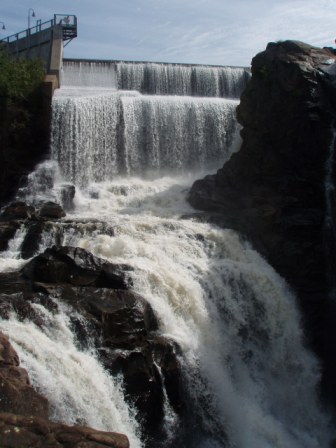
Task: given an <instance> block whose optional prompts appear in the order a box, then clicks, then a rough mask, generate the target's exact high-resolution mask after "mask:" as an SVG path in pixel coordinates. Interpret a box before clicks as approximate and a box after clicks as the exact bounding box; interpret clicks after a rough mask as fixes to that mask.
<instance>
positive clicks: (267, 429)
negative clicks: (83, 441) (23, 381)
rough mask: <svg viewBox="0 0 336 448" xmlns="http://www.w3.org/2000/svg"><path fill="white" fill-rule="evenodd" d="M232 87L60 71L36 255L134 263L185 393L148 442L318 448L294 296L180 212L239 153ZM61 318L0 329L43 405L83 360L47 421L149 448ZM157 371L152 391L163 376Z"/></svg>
mask: <svg viewBox="0 0 336 448" xmlns="http://www.w3.org/2000/svg"><path fill="white" fill-rule="evenodd" d="M244 82H246V74H245V71H244V70H243V69H234V68H225V67H217V68H216V67H192V66H179V65H173V64H161V65H160V64H146V63H134V64H131V63H116V62H110V63H99V62H83V61H82V62H78V63H76V62H74V61H69V62H66V63H65V65H64V73H63V87H62V88H61V89H60V90H59V91H58V92H57V93H56V95H55V97H54V100H53V123H52V135H51V159H52V160H53V161H56V162H57V164H58V166H59V169H60V173H61V176H62V178H63V180H66V181H67V182H71V183H73V184H75V186H76V197H75V201H74V208H73V209H72V210H70V211H69V212H68V214H67V217H66V220H63V221H62V220H60V221H59V222H57V223H56V224H54V228H55V229H56V230H57V229H58V230H59V229H61V231H60V232H58V233H57V232H56V231H55V233H53V232H48V234H44V235H43V238H42V239H41V241H40V245H39V249H38V252H42V251H43V250H45V248H46V247H50V246H52V245H53V244H56V243H57V244H58V245H70V246H77V247H80V248H83V249H86V250H88V251H90V252H91V253H92V254H94V255H95V256H97V257H100V258H102V259H105V260H108V261H111V262H113V263H119V264H127V265H130V266H131V267H132V270H131V271H130V274H129V275H130V276H131V278H132V285H133V286H132V288H133V290H134V291H136V292H137V293H139V294H141V296H142V297H144V298H145V299H146V300H147V301H148V303H149V304H150V305H151V307H152V309H153V310H154V313H155V315H156V316H157V319H158V322H159V328H158V330H157V331H158V333H159V335H160V336H162V337H166V338H168V339H169V340H172V341H174V343H175V344H177V346H178V347H179V350H180V354H179V356H178V359H179V363H180V366H181V370H182V378H183V380H184V383H185V386H184V387H185V397H184V400H185V408H186V410H187V412H186V414H187V415H186V416H184V417H182V416H181V415H180V414H179V413H178V412H176V410H175V409H174V407H173V406H172V403H171V402H170V401H169V400H170V395H169V393H168V392H167V390H166V389H164V393H163V398H164V400H163V403H164V405H163V407H162V408H163V409H162V412H163V413H164V418H163V420H162V422H163V423H162V425H163V427H164V434H165V437H164V440H160V441H158V440H157V441H156V443H157V444H158V443H160V445H159V446H162V447H163V448H168V447H171V446H177V445H179V446H185V447H188V448H189V447H190V448H191V447H192V448H260V447H262V448H268V447H270V448H271V447H272V448H288V447H292V448H302V447H305V448H320V447H326V448H327V447H328V443H329V441H330V438H331V434H330V431H329V429H328V419H327V417H326V416H325V415H324V413H323V412H322V411H321V410H320V409H319V404H318V396H317V392H316V388H317V384H318V381H319V366H318V363H317V361H316V360H315V358H314V357H313V356H312V355H311V354H310V353H309V352H308V351H307V349H306V348H305V346H304V340H303V335H302V330H301V326H300V316H299V312H298V310H297V308H296V303H295V297H294V295H293V294H292V292H291V291H290V290H289V288H288V286H287V285H286V284H285V282H284V281H283V280H282V279H281V278H280V277H279V276H278V274H277V273H276V272H274V270H273V269H272V268H271V267H270V266H269V265H268V264H267V262H266V261H265V260H263V258H262V257H261V256H260V255H259V254H258V253H257V252H255V251H254V250H253V248H252V247H251V246H250V244H249V243H248V242H246V241H245V240H243V239H242V237H241V236H240V235H238V234H237V233H235V232H234V231H233V230H231V229H222V228H220V227H218V226H216V225H214V224H211V223H208V222H206V221H205V222H201V221H200V220H198V219H196V217H195V215H194V210H193V209H192V207H191V206H190V205H189V204H188V203H187V201H186V197H187V193H188V189H189V187H190V185H191V183H192V181H193V180H194V179H196V178H197V176H199V175H200V174H199V173H207V172H210V171H213V170H216V169H218V168H220V167H221V166H222V164H223V163H225V161H226V160H228V159H229V158H230V156H231V154H232V152H233V151H235V150H237V149H238V147H237V145H238V143H237V142H239V137H238V131H239V129H238V125H237V122H236V119H235V107H236V105H237V104H238V101H239V99H238V97H239V94H240V92H241V89H242V86H243V84H244ZM49 163H50V162H49ZM51 166H52V165H51ZM31 179H32V182H33V179H34V175H32V176H31ZM63 180H62V181H63ZM57 182H58V180H57V176H55V186H56V187H57ZM60 182H61V181H60ZM237 182H239V179H237ZM27 194H28V193H27ZM55 196H57V195H56V193H55ZM34 197H36V195H35V196H34V195H33V196H31V200H32V201H34ZM203 221H204V220H203ZM70 222H72V223H73V224H71V223H70ZM92 222H94V223H95V230H94V231H92V225H91V223H92ZM96 223H99V224H103V225H96ZM90 225H91V227H90ZM110 227H111V228H113V232H109V231H107V228H110ZM20 238H22V234H20ZM13 247H14V246H13ZM15 253H16V252H15ZM13 254H14V251H13ZM13 256H14V255H13ZM41 312H43V313H44V314H48V313H47V311H45V310H43V309H42V311H41ZM72 312H73V311H72V310H71V309H70V310H69V309H68V308H67V309H64V307H61V309H60V311H59V313H58V314H56V316H48V319H49V320H50V326H49V328H48V330H43V329H38V328H35V327H34V328H32V326H31V325H30V324H27V325H26V328H21V327H20V325H19V324H18V323H17V320H18V319H17V318H16V316H15V315H13V316H12V317H11V321H6V322H5V321H1V327H2V328H3V329H5V330H6V332H7V333H8V334H9V336H10V337H11V339H13V341H14V343H15V348H16V349H17V351H18V352H19V354H20V356H21V358H22V362H23V364H24V365H25V366H26V367H27V368H28V370H29V371H30V372H32V373H31V376H32V381H33V383H34V385H35V386H36V387H37V388H40V389H41V390H42V392H43V393H44V394H45V395H46V396H47V397H50V399H52V396H53V394H54V392H53V390H52V385H53V384H57V385H58V386H57V387H59V388H62V387H64V388H65V386H64V383H63V386H62V379H61V378H59V377H60V376H61V375H62V374H63V372H64V371H67V372H69V376H70V377H72V376H73V375H75V376H76V375H77V373H76V363H75V365H73V364H71V363H73V361H74V360H75V361H76V360H77V359H78V360H79V359H80V360H81V361H78V363H81V365H82V366H83V369H84V372H83V376H84V378H82V377H79V376H78V382H76V381H74V383H73V385H72V388H75V391H76V393H75V394H73V395H71V396H69V395H68V396H67V406H66V408H65V409H64V408H63V407H62V405H61V404H60V402H57V400H54V401H52V403H53V406H54V418H56V419H62V420H64V421H69V422H74V421H76V419H80V418H82V419H83V420H84V421H85V422H87V424H91V425H96V426H99V427H100V428H102V429H105V430H117V431H122V432H125V433H126V434H128V435H129V437H130V440H131V446H132V448H136V447H146V446H154V445H150V444H148V442H147V441H146V438H145V437H144V433H143V432H141V421H140V420H138V421H137V419H136V417H134V408H133V407H132V405H130V403H129V400H127V397H126V395H123V393H124V391H123V387H122V383H123V379H122V378H120V377H118V378H116V377H114V376H113V375H111V374H110V373H109V372H106V371H104V370H103V369H102V367H101V366H100V364H99V356H98V355H97V354H96V353H94V350H93V348H90V350H88V351H87V352H86V353H85V354H83V350H80V348H79V347H78V344H76V337H75V335H73V333H72V331H71V328H70V325H69V319H68V317H67V316H69V315H71V313H72ZM19 327H20V328H19ZM27 332H28V333H29V338H28V336H27ZM41 341H43V342H41ZM50 341H53V344H55V346H56V345H57V344H60V346H61V345H62V344H63V345H64V346H66V347H68V351H69V352H70V356H69V357H64V358H63V359H60V360H58V362H59V363H63V362H64V363H65V365H64V366H62V367H61V368H59V369H57V368H55V367H54V361H53V360H52V355H50V356H44V354H45V352H46V351H47V347H50V346H51V342H50ZM55 350H56V351H57V350H59V349H57V347H55ZM125 351H126V350H125ZM84 355H85V356H84ZM82 356H84V357H86V356H87V357H88V358H85V359H83V358H82ZM91 356H92V358H93V360H92V359H91V358H90V357H91ZM96 363H97V364H96ZM85 368H87V369H89V370H90V369H93V370H95V369H96V370H97V372H98V373H99V379H98V380H97V381H98V382H99V384H101V388H100V389H99V391H98V392H94V394H102V395H98V396H105V397H106V395H108V393H109V394H112V393H111V391H114V392H113V394H112V395H114V397H111V400H112V401H113V404H112V405H110V404H108V403H107V404H106V405H105V404H104V403H105V402H104V403H102V402H100V401H99V400H96V399H94V398H93V397H92V400H91V399H90V406H87V399H86V398H85V395H86V394H87V393H88V392H87V391H88V390H93V391H95V390H96V389H95V387H94V385H92V387H91V386H90V385H88V384H87V382H90V381H91V380H92V378H94V375H93V374H92V375H86V374H85ZM48 370H49V371H50V372H51V373H50V374H48V375H52V376H53V381H52V382H50V381H45V376H46V371H48ZM157 374H158V376H159V377H160V378H161V382H162V384H163V385H164V384H165V381H166V379H165V377H164V372H163V371H162V370H161V368H160V366H157ZM78 375H79V374H78ZM90 378H91V379H90ZM92 381H95V380H94V379H93V380H92ZM105 388H106V389H105ZM106 390H108V391H109V392H104V391H106ZM60 394H61V391H60ZM109 397H110V395H108V398H109ZM60 401H62V400H60ZM104 413H106V414H104ZM111 416H113V418H112V417H111ZM177 429H178V430H177ZM178 437H180V438H178ZM174 444H175V445H174Z"/></svg>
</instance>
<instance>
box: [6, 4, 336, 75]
mask: <svg viewBox="0 0 336 448" xmlns="http://www.w3.org/2000/svg"><path fill="white" fill-rule="evenodd" d="M29 8H33V9H34V11H35V14H36V17H35V18H31V26H32V25H34V24H35V23H36V19H41V20H42V22H43V21H46V20H49V19H51V18H52V17H53V14H54V13H61V14H63V13H64V14H75V15H77V17H78V37H77V39H75V40H74V41H73V42H71V43H70V44H69V45H68V46H67V47H66V49H65V57H74V58H88V59H117V60H134V61H162V62H184V63H196V64H215V65H244V66H247V65H250V62H251V59H252V57H253V56H254V55H255V54H256V53H258V52H259V51H262V50H264V49H265V47H266V45H267V43H268V42H271V41H277V40H284V39H295V40H302V41H304V42H307V43H309V44H312V45H316V46H333V45H334V39H335V38H336V21H335V18H336V0H71V1H69V0H56V1H55V0H54V1H51V0H1V5H0V21H1V22H4V23H5V26H6V30H5V31H3V30H1V27H0V33H1V34H0V37H1V38H3V37H5V36H7V35H9V34H14V33H16V32H18V31H21V30H23V29H25V28H27V23H28V10H29ZM0 25H2V24H0Z"/></svg>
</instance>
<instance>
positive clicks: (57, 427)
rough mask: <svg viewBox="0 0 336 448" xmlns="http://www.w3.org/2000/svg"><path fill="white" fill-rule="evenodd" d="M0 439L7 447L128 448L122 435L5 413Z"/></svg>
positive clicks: (0, 415)
mask: <svg viewBox="0 0 336 448" xmlns="http://www.w3.org/2000/svg"><path fill="white" fill-rule="evenodd" d="M0 439H1V445H2V446H4V447H7V448H18V447H20V448H30V447H34V448H45V447H50V448H60V447H64V448H103V447H110V448H129V441H128V438H127V436H125V435H123V434H118V433H115V432H106V431H98V430H96V429H92V428H88V427H85V426H72V427H71V426H68V425H64V424H62V423H54V422H50V421H48V420H46V419H43V418H38V417H34V416H20V415H14V414H11V413H8V412H6V413H0Z"/></svg>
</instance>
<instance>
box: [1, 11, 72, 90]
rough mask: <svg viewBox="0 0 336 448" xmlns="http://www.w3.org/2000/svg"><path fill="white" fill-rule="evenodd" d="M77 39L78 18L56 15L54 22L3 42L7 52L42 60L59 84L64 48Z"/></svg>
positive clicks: (38, 26)
mask: <svg viewBox="0 0 336 448" xmlns="http://www.w3.org/2000/svg"><path fill="white" fill-rule="evenodd" d="M75 37H77V17H76V16H73V15H71V16H70V15H65V14H55V15H54V18H53V19H52V20H49V21H47V22H44V23H38V25H36V26H34V27H32V28H28V29H27V30H24V31H21V32H19V33H16V34H13V35H11V36H8V37H6V38H5V39H3V40H2V41H1V44H2V45H4V46H5V47H6V48H7V51H8V52H9V53H11V54H12V55H15V56H17V57H19V58H29V59H42V60H43V61H44V63H45V68H46V71H47V73H48V75H54V76H56V78H57V83H58V84H59V73H60V70H61V67H62V60H63V47H64V46H65V45H67V44H68V43H69V42H70V41H71V40H72V39H74V38H75Z"/></svg>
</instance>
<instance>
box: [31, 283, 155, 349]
mask: <svg viewBox="0 0 336 448" xmlns="http://www.w3.org/2000/svg"><path fill="white" fill-rule="evenodd" d="M34 287H35V289H39V290H40V291H44V292H47V293H48V294H51V295H52V296H53V297H56V298H58V299H60V300H62V301H63V302H67V303H69V304H70V305H71V306H72V307H73V308H75V309H76V310H77V311H78V312H79V313H81V314H82V315H83V316H85V318H86V319H87V320H88V319H89V320H95V322H98V325H99V328H100V333H99V336H100V340H101V343H102V344H103V345H108V346H110V347H116V348H134V346H138V345H140V344H141V341H142V340H143V339H144V338H146V337H148V335H149V334H150V332H153V331H156V330H157V329H158V322H157V319H156V317H155V315H154V312H153V310H152V308H151V306H150V305H149V303H148V302H147V301H146V300H145V299H144V298H143V297H141V296H140V295H139V294H136V293H135V292H133V291H125V290H114V289H106V288H99V289H98V288H93V287H72V286H66V285H60V286H51V285H46V284H41V283H36V284H35V285H34Z"/></svg>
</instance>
